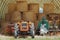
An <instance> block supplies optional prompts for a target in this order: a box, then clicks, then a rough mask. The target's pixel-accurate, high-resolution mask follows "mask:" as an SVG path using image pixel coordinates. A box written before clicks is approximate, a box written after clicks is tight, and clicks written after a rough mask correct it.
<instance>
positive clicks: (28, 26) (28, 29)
mask: <svg viewBox="0 0 60 40" xmlns="http://www.w3.org/2000/svg"><path fill="white" fill-rule="evenodd" d="M8 28H10V32H12V34H13V35H14V36H15V38H17V37H18V36H19V35H27V34H30V35H31V36H32V38H34V34H35V31H34V23H32V22H26V21H22V22H16V23H14V24H10V25H8ZM8 32H9V31H8Z"/></svg>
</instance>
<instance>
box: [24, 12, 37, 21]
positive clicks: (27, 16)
mask: <svg viewBox="0 0 60 40" xmlns="http://www.w3.org/2000/svg"><path fill="white" fill-rule="evenodd" d="M23 19H24V20H26V21H32V22H34V21H35V20H36V14H35V13H34V12H32V11H27V12H24V13H23Z"/></svg>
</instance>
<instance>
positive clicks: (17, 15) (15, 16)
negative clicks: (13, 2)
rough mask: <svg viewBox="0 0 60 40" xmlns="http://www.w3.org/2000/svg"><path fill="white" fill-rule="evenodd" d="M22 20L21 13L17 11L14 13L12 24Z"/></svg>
mask: <svg viewBox="0 0 60 40" xmlns="http://www.w3.org/2000/svg"><path fill="white" fill-rule="evenodd" d="M20 20H21V13H20V12H19V11H15V12H13V13H12V16H11V22H17V21H20Z"/></svg>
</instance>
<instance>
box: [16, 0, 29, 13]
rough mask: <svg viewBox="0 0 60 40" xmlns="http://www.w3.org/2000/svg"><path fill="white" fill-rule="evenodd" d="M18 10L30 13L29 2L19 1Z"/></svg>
mask: <svg viewBox="0 0 60 40" xmlns="http://www.w3.org/2000/svg"><path fill="white" fill-rule="evenodd" d="M17 10H18V11H22V12H23V11H28V3H27V1H17Z"/></svg>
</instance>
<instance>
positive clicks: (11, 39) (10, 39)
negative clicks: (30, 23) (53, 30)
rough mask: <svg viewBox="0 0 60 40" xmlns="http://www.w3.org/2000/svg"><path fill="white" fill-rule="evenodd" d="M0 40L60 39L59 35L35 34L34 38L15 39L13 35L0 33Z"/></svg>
mask: <svg viewBox="0 0 60 40" xmlns="http://www.w3.org/2000/svg"><path fill="white" fill-rule="evenodd" d="M0 40H60V36H35V38H31V36H28V37H27V38H17V39H15V38H14V37H13V36H4V35H0Z"/></svg>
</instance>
